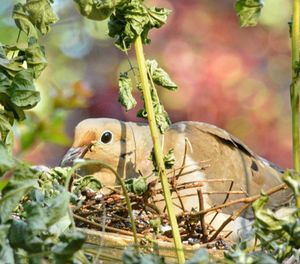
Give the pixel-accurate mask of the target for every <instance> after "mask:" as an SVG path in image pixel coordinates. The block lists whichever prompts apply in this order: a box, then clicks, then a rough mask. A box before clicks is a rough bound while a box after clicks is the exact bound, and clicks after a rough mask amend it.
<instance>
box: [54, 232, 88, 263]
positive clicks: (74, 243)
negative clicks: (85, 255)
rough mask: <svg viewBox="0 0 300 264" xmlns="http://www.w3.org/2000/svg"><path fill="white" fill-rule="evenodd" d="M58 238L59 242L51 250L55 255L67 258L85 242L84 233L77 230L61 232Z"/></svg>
mask: <svg viewBox="0 0 300 264" xmlns="http://www.w3.org/2000/svg"><path fill="white" fill-rule="evenodd" d="M59 239H60V241H61V242H60V243H58V244H57V245H55V246H54V247H53V248H52V252H53V253H54V254H55V255H56V257H59V258H60V257H64V258H68V257H71V256H72V255H73V254H74V253H75V252H76V251H78V250H79V249H81V247H82V246H83V243H84V242H85V235H84V234H82V233H81V232H79V231H74V232H67V233H65V234H62V235H61V236H60V237H59ZM64 263H65V262H64Z"/></svg>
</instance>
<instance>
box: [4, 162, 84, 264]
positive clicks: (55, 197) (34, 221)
mask: <svg viewBox="0 0 300 264" xmlns="http://www.w3.org/2000/svg"><path fill="white" fill-rule="evenodd" d="M68 170H69V169H68V168H67V169H64V170H63V169H61V168H59V169H53V170H47V171H40V170H36V169H32V168H30V167H28V165H26V164H22V163H19V162H17V163H16V164H15V165H14V172H13V177H12V178H11V179H10V181H9V183H8V184H7V185H6V187H5V188H4V189H3V191H2V192H1V195H2V197H1V200H0V215H1V218H0V230H1V237H2V238H3V239H2V240H1V246H0V259H1V262H4V263H15V262H22V263H41V262H43V261H47V262H48V263H66V262H72V261H73V259H74V258H76V256H75V255H74V254H75V253H76V252H77V251H78V250H79V249H80V248H81V246H82V244H83V242H84V240H85V237H84V235H83V234H81V233H79V232H78V231H76V230H75V229H74V228H70V225H71V219H70V215H69V210H68V206H69V201H70V194H69V193H68V191H67V190H65V189H64V188H63V187H62V184H63V183H64V181H65V180H66V177H67V175H68ZM21 200H22V204H20V201H21Z"/></svg>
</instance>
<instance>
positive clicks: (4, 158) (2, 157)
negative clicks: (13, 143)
mask: <svg viewBox="0 0 300 264" xmlns="http://www.w3.org/2000/svg"><path fill="white" fill-rule="evenodd" d="M14 164H15V162H14V159H13V157H12V155H11V153H9V151H8V150H7V148H6V147H5V145H4V144H3V143H2V142H1V141H0V175H2V174H3V173H4V172H6V171H7V170H10V169H12V168H13V166H14ZM0 179H1V178H0Z"/></svg>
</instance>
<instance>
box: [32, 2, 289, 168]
mask: <svg viewBox="0 0 300 264" xmlns="http://www.w3.org/2000/svg"><path fill="white" fill-rule="evenodd" d="M222 2H226V3H222ZM154 3H155V4H156V5H159V4H161V5H162V6H166V5H167V6H168V7H169V8H172V9H173V12H172V14H171V16H170V18H169V20H168V22H167V24H166V25H165V26H164V27H163V28H161V29H159V30H154V31H153V33H151V39H152V43H151V44H150V45H149V46H147V47H145V54H146V57H147V58H149V59H156V60H157V61H158V62H159V64H160V65H161V66H162V67H163V68H164V69H166V70H167V71H168V72H169V74H170V75H171V76H172V79H173V80H174V81H175V82H176V83H177V84H178V86H179V90H178V91H176V92H171V91H167V90H164V89H163V88H159V94H160V96H161V100H162V102H163V104H164V105H165V108H166V110H167V111H168V113H169V114H170V116H171V119H172V121H173V122H176V121H180V120H195V121H202V122H208V123H212V124H215V125H217V126H219V127H221V128H224V129H226V130H227V131H229V132H230V133H232V134H233V135H235V136H236V137H238V138H240V139H241V140H242V141H243V142H244V143H246V144H247V145H248V146H249V147H250V148H251V149H252V150H254V151H255V152H257V153H258V154H259V155H261V156H263V157H265V158H267V159H269V160H270V161H273V162H275V163H276V164H278V165H279V166H282V167H283V168H286V167H291V166H292V158H291V149H292V147H291V129H290V127H291V124H290V110H289V83H290V47H289V32H288V25H287V22H288V21H286V27H285V28H283V29H282V28H280V29H278V28H276V27H271V26H265V25H259V26H257V27H255V28H240V26H239V22H238V18H237V17H236V14H235V12H234V7H233V3H234V1H208V0H207V1H191V0H189V1H169V2H168V1H158V2H157V1H154ZM130 55H131V56H132V60H134V57H133V55H134V52H133V51H131V52H130ZM83 59H84V60H85V61H86V62H85V63H86V69H85V72H84V77H83V80H84V81H85V82H86V83H87V84H88V85H89V86H90V87H91V89H92V90H93V92H94V95H93V97H92V98H91V99H90V101H89V104H88V107H87V108H86V109H84V110H77V111H75V112H73V113H72V114H71V115H70V117H69V119H68V122H67V124H68V127H67V131H68V133H69V135H70V137H72V131H73V128H74V126H75V124H76V123H77V122H79V121H80V120H81V119H83V118H86V117H111V118H118V119H121V120H131V121H138V119H137V118H136V117H135V115H136V111H137V110H138V108H137V109H134V110H131V111H130V112H128V113H125V112H124V110H123V109H122V107H121V106H120V105H119V104H118V102H117V97H118V89H117V81H118V80H117V79H118V74H119V63H120V62H121V61H125V60H126V57H125V55H124V54H122V53H121V52H120V51H118V50H117V49H115V48H114V47H112V46H110V47H107V46H105V47H102V48H99V47H95V48H93V49H92V50H91V52H90V53H89V54H87V55H86V56H85V58H83ZM128 68H129V66H128ZM137 97H139V95H138V94H137ZM52 148H54V149H55V151H57V153H58V154H57V155H56V157H59V158H61V157H62V155H63V152H64V151H65V149H57V148H56V147H54V146H49V145H48V148H47V151H48V152H49V153H51V151H52V152H53V150H52ZM37 151H38V152H35V151H33V152H32V153H31V154H30V155H27V159H28V160H30V161H35V162H44V163H49V164H52V165H53V163H55V162H54V160H55V159H54V160H51V158H50V157H49V155H50V154H46V155H44V156H43V157H39V154H38V153H40V152H39V150H37ZM59 158H57V159H59ZM56 162H57V161H56Z"/></svg>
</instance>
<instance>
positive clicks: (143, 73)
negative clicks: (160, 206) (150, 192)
mask: <svg viewBox="0 0 300 264" xmlns="http://www.w3.org/2000/svg"><path fill="white" fill-rule="evenodd" d="M134 46H135V52H136V57H137V62H138V67H139V72H140V78H141V86H142V92H143V96H144V102H145V108H146V111H147V116H148V122H149V127H150V131H151V137H152V141H153V147H154V154H155V159H156V163H157V165H158V169H159V173H158V174H159V177H160V181H161V185H162V188H163V191H164V197H165V202H166V206H167V211H168V216H169V219H170V224H171V227H172V233H173V238H174V244H175V249H176V253H177V259H178V263H179V264H183V263H185V257H184V252H183V247H182V243H181V237H180V233H179V229H178V224H177V219H176V215H175V210H174V205H173V203H172V198H171V192H170V189H169V183H168V178H167V174H166V169H165V164H164V161H163V154H162V148H161V144H160V137H159V131H158V128H157V126H156V121H155V113H154V109H153V104H152V98H151V91H150V86H149V82H148V77H147V69H146V62H145V57H144V51H143V44H142V40H141V37H140V36H138V37H137V38H136V40H135V42H134Z"/></svg>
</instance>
